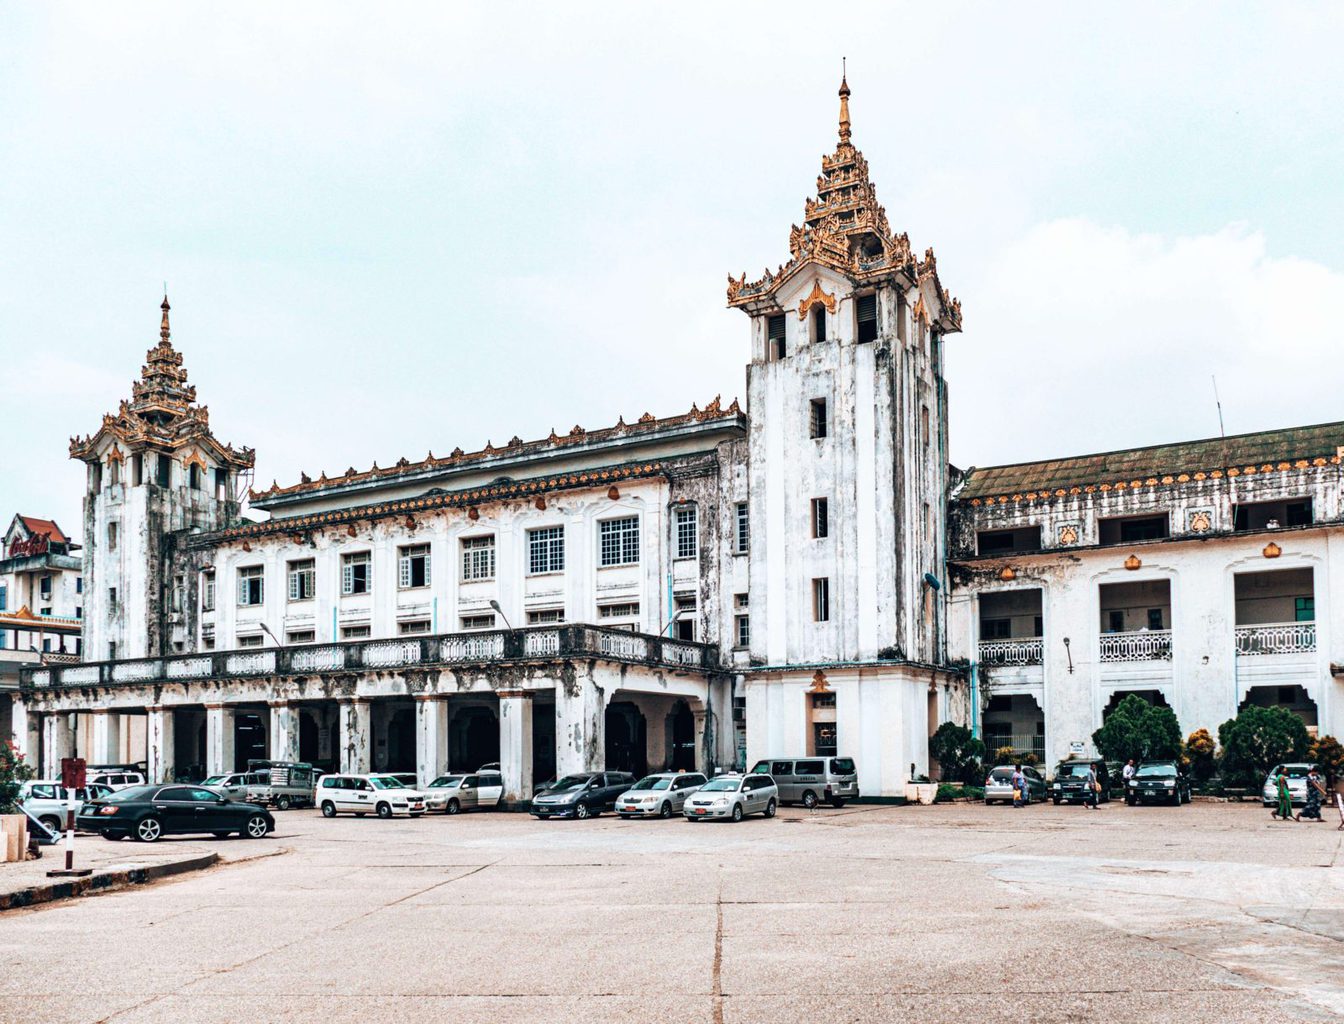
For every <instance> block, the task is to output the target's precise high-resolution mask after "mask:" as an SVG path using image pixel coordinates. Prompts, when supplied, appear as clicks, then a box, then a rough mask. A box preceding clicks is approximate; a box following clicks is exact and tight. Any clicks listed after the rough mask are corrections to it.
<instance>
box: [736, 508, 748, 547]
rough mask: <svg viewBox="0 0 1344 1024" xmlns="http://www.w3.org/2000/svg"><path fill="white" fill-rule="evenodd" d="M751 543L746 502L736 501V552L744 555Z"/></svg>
mask: <svg viewBox="0 0 1344 1024" xmlns="http://www.w3.org/2000/svg"><path fill="white" fill-rule="evenodd" d="M750 545H751V519H750V518H749V516H748V512H747V503H746V502H745V501H739V502H738V503H737V553H738V554H740V555H745V554H746V553H747V549H748V547H750Z"/></svg>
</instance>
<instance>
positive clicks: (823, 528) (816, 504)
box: [812, 498, 831, 540]
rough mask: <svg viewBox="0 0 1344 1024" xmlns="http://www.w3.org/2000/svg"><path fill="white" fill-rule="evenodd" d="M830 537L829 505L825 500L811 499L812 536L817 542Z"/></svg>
mask: <svg viewBox="0 0 1344 1024" xmlns="http://www.w3.org/2000/svg"><path fill="white" fill-rule="evenodd" d="M830 535H831V517H830V507H829V503H828V502H827V500H826V499H825V498H813V499H812V536H813V537H815V538H816V539H817V540H821V539H822V538H823V537H829V536H830Z"/></svg>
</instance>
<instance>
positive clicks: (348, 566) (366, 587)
mask: <svg viewBox="0 0 1344 1024" xmlns="http://www.w3.org/2000/svg"><path fill="white" fill-rule="evenodd" d="M372 589H373V559H372V558H371V557H370V555H369V553H368V552H367V551H359V552H356V553H355V554H353V555H342V556H341V593H342V594H344V595H346V596H347V597H348V596H349V595H351V594H367V593H368V592H369V591H370V590H372Z"/></svg>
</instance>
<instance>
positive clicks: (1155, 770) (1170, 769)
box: [1134, 764, 1176, 779]
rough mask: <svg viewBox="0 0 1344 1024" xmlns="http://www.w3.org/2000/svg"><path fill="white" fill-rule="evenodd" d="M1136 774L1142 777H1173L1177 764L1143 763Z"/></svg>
mask: <svg viewBox="0 0 1344 1024" xmlns="http://www.w3.org/2000/svg"><path fill="white" fill-rule="evenodd" d="M1134 774H1135V775H1137V776H1138V777H1139V778H1141V779H1161V778H1171V777H1172V776H1173V775H1175V774H1176V766H1175V765H1174V764H1141V765H1139V770H1138V771H1136V772H1135V773H1134Z"/></svg>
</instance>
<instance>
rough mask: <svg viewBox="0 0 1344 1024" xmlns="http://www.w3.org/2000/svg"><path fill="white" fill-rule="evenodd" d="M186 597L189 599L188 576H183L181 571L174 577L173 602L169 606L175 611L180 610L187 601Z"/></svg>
mask: <svg viewBox="0 0 1344 1024" xmlns="http://www.w3.org/2000/svg"><path fill="white" fill-rule="evenodd" d="M186 599H187V578H186V577H185V576H183V575H182V574H181V573H179V574H177V575H176V576H174V577H173V593H172V597H171V599H170V601H171V603H170V604H169V607H170V608H171V609H172V610H173V611H175V612H180V611H181V610H182V606H183V605H184V604H185V603H186Z"/></svg>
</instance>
